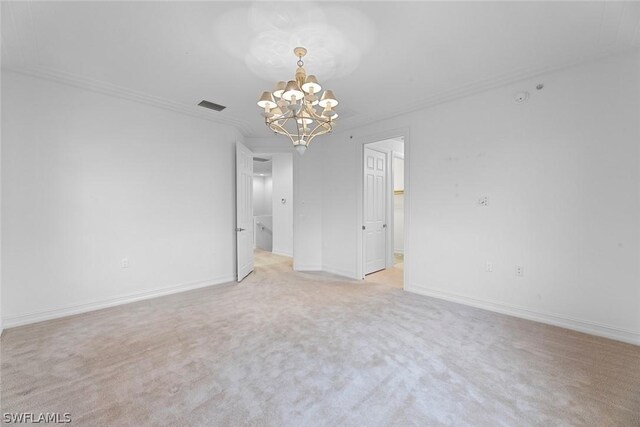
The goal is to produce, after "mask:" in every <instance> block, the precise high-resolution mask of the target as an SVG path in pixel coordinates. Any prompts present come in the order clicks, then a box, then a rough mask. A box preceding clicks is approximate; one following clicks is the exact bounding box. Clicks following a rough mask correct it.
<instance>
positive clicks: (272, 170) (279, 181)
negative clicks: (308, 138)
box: [253, 153, 293, 269]
mask: <svg viewBox="0 0 640 427" xmlns="http://www.w3.org/2000/svg"><path fill="white" fill-rule="evenodd" d="M253 172H254V176H253V201H254V202H253V219H254V259H255V266H256V268H260V267H266V266H269V267H274V266H276V265H278V266H280V267H282V268H285V269H293V259H292V258H293V157H292V156H291V154H288V153H287V154H284V153H265V154H259V153H256V154H254V157H253Z"/></svg>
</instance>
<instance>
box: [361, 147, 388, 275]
mask: <svg viewBox="0 0 640 427" xmlns="http://www.w3.org/2000/svg"><path fill="white" fill-rule="evenodd" d="M386 194H387V154H386V153H382V152H380V151H376V150H372V149H370V148H366V147H365V149H364V201H363V202H364V210H363V213H364V224H363V233H364V236H363V242H364V274H365V275H367V274H369V273H373V272H374V271H378V270H383V269H384V268H386V262H385V250H386V244H387V230H386V228H387V223H386V221H387V220H386V213H387V209H386V206H387V205H386Z"/></svg>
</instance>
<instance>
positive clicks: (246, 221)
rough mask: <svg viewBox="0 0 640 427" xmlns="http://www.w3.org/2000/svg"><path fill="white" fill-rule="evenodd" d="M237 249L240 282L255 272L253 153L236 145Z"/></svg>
mask: <svg viewBox="0 0 640 427" xmlns="http://www.w3.org/2000/svg"><path fill="white" fill-rule="evenodd" d="M236 247H237V260H238V266H237V271H238V276H237V279H238V282H240V281H241V280H242V279H244V278H245V277H246V276H247V275H248V274H249V273H251V272H252V271H253V153H252V152H251V150H249V149H248V148H247V147H245V146H244V145H242V144H240V143H239V142H237V143H236Z"/></svg>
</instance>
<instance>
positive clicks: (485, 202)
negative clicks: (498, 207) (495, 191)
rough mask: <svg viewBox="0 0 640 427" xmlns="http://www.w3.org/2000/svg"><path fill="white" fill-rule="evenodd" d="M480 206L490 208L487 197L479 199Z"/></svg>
mask: <svg viewBox="0 0 640 427" xmlns="http://www.w3.org/2000/svg"><path fill="white" fill-rule="evenodd" d="M478 206H482V207H484V206H489V198H488V197H487V196H482V197H480V198H478Z"/></svg>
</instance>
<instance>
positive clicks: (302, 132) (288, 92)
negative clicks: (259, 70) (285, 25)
mask: <svg viewBox="0 0 640 427" xmlns="http://www.w3.org/2000/svg"><path fill="white" fill-rule="evenodd" d="M293 53H294V54H295V55H296V56H297V57H298V62H297V64H298V69H297V70H296V74H295V78H294V80H289V81H288V82H284V81H279V82H278V83H276V87H275V89H274V90H273V93H272V92H262V96H261V97H260V100H259V101H258V106H260V107H261V108H264V111H263V112H262V116H263V117H264V122H265V124H266V125H267V126H268V127H269V129H271V130H272V131H273V132H275V133H276V134H281V135H286V136H288V137H289V139H291V142H292V143H293V146H294V147H295V148H296V150H298V153H300V154H304V152H305V150H306V149H307V147H308V146H309V144H311V141H312V140H313V139H314V138H315V137H316V136H318V135H324V134H325V133H328V132H331V130H332V128H333V122H334V120H335V119H336V118H337V117H338V114H337V113H336V112H335V111H334V110H333V108H334V107H335V106H336V105H338V100H337V99H336V97H335V96H334V95H333V92H332V91H330V90H325V91H324V93H323V94H322V96H321V97H320V98H318V95H319V94H320V90H321V89H322V87H321V86H320V84H319V83H318V80H317V79H316V76H314V75H308V76H307V72H306V71H305V69H304V67H303V65H304V62H302V57H303V56H305V55H306V54H307V49H305V48H303V47H297V48H295V49H294V50H293ZM275 98H277V99H278V101H277V102H276V100H275Z"/></svg>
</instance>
